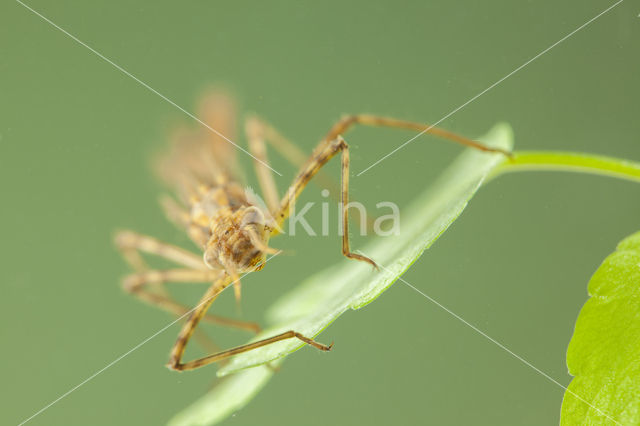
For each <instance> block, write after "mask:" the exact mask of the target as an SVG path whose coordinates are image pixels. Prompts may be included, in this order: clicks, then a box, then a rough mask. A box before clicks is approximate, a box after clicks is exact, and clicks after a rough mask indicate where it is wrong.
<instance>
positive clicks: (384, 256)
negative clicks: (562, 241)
mask: <svg viewBox="0 0 640 426" xmlns="http://www.w3.org/2000/svg"><path fill="white" fill-rule="evenodd" d="M480 140H481V141H483V142H485V143H487V144H489V145H491V146H494V147H496V148H501V149H504V150H510V149H511V148H512V144H513V142H512V141H513V132H512V130H511V127H510V126H509V125H508V124H505V123H501V124H498V125H496V126H494V127H493V128H492V129H491V131H490V132H489V133H488V134H487V135H486V136H485V137H483V138H480ZM504 158H505V157H504V155H502V154H491V153H483V152H479V151H476V150H472V149H467V150H465V151H464V152H463V153H462V154H461V155H460V156H459V157H458V158H457V159H456V160H455V161H454V163H453V164H451V165H450V166H449V167H448V168H447V169H446V170H445V172H444V173H443V174H442V175H441V176H440V177H439V178H438V180H437V181H436V182H434V183H433V184H432V185H430V187H429V188H428V189H426V190H425V191H424V192H423V193H422V194H419V195H418V196H417V197H416V198H415V200H414V202H413V203H412V205H411V206H409V207H407V208H406V209H404V210H403V211H402V212H401V225H400V226H401V229H400V234H399V235H395V236H389V237H376V238H374V239H372V240H371V241H370V242H369V244H367V246H366V247H365V248H363V249H362V250H361V251H362V252H363V253H365V254H366V255H367V256H370V257H371V258H373V259H374V260H375V261H376V262H378V263H379V264H380V265H382V266H384V268H381V270H380V271H379V272H374V271H373V270H372V268H371V267H370V266H369V265H365V264H363V263H362V262H356V261H353V260H348V259H345V260H343V261H342V262H340V263H338V264H337V265H334V266H333V267H331V268H328V269H326V270H324V271H321V272H319V273H317V274H315V275H314V276H312V277H310V278H308V279H306V280H305V281H304V282H303V283H302V284H301V285H299V286H298V287H297V288H294V290H292V291H291V292H290V293H288V294H287V295H285V296H283V297H282V298H281V299H280V300H279V301H277V302H276V303H275V304H274V305H273V306H272V307H271V308H270V309H269V310H268V311H267V318H266V319H267V323H268V324H270V326H269V327H268V328H267V329H266V330H264V331H263V332H262V333H261V334H260V335H259V336H256V337H255V339H254V340H258V339H262V338H265V337H269V336H272V335H274V334H276V333H279V332H282V331H286V330H296V331H298V332H300V333H302V334H304V335H307V336H316V335H318V334H319V333H320V332H322V330H324V329H325V328H326V327H327V326H329V324H331V323H332V322H333V321H334V320H335V319H336V318H337V317H338V316H340V315H341V314H342V313H344V312H345V311H347V310H349V309H360V308H362V307H363V306H365V305H367V304H368V303H370V302H371V301H373V300H374V299H376V298H377V297H378V296H380V294H382V292H384V291H385V290H386V289H387V288H389V286H391V284H393V283H394V282H395V281H396V280H397V279H398V277H399V276H400V275H401V274H402V273H403V272H404V271H406V270H407V269H408V268H409V267H410V266H411V264H412V263H413V262H415V261H416V259H417V258H418V257H420V255H421V254H422V252H423V251H424V250H426V249H427V248H428V247H429V246H430V245H431V244H433V242H434V241H435V240H436V239H437V238H438V237H439V236H440V235H441V234H442V233H443V232H444V231H445V230H446V229H447V228H448V227H449V225H451V223H452V222H453V221H454V220H455V219H456V218H457V217H458V216H459V215H460V214H461V213H462V211H463V210H464V208H465V207H466V205H467V203H468V201H469V199H470V198H471V197H472V196H473V195H474V194H475V193H476V191H477V190H478V188H479V187H480V185H481V184H482V183H483V182H484V181H485V179H486V178H487V176H488V175H489V173H490V172H491V171H492V170H493V169H494V168H495V167H496V166H497V165H498V164H500V163H501V162H503V161H504ZM323 337H324V336H323ZM329 340H330V339H329ZM337 344H339V342H337ZM303 346H304V345H303V344H301V343H300V342H299V341H297V340H294V339H291V340H288V341H282V342H278V343H275V344H272V345H269V346H265V347H262V348H260V349H257V350H253V351H250V352H245V353H243V354H239V355H237V356H235V357H234V358H232V359H231V361H230V362H229V363H228V364H227V365H225V366H223V367H222V368H220V370H219V371H218V375H219V376H225V377H223V378H222V382H221V383H219V384H218V385H216V386H215V387H214V388H213V389H212V390H211V391H209V392H208V393H207V394H205V395H204V396H202V397H201V398H200V399H199V400H197V401H196V402H195V403H193V404H192V405H191V406H190V407H187V408H186V409H185V410H184V411H182V412H181V413H179V414H178V415H176V416H175V417H174V418H173V419H172V420H171V423H170V425H171V426H191V425H199V426H203V425H213V424H215V423H217V422H219V421H221V420H223V419H224V418H226V417H228V416H229V415H231V414H232V413H233V412H234V411H236V410H238V409H239V408H241V407H242V406H244V405H245V404H246V403H247V402H248V401H249V400H250V399H251V398H253V396H254V395H255V394H256V393H257V392H258V391H259V390H260V389H261V388H262V387H263V386H264V385H265V384H266V382H267V381H268V380H269V378H270V377H271V376H272V374H273V371H272V369H271V368H269V367H267V366H265V365H263V364H266V363H269V364H270V366H274V365H279V364H280V363H281V362H282V361H283V359H284V358H283V357H285V356H286V355H288V354H290V353H292V352H294V351H296V350H298V349H300V348H301V347H303ZM310 350H313V349H310ZM231 373H234V374H231Z"/></svg>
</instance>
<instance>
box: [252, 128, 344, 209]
mask: <svg viewBox="0 0 640 426" xmlns="http://www.w3.org/2000/svg"><path fill="white" fill-rule="evenodd" d="M247 126H254V127H255V128H257V129H259V131H260V132H261V133H262V135H263V140H264V141H265V142H266V143H268V144H269V145H270V146H272V147H273V148H275V150H276V151H277V152H278V153H279V154H280V155H281V156H282V157H284V158H285V159H286V160H287V161H288V162H289V163H291V164H293V165H294V166H295V167H297V168H301V167H302V166H303V165H304V163H305V162H306V161H307V158H308V155H307V154H305V153H304V152H303V151H302V150H301V149H300V148H298V146H297V145H296V144H295V143H293V142H291V141H290V140H289V139H287V138H286V137H285V136H283V135H282V134H281V133H280V132H279V131H278V130H277V129H276V128H275V127H273V126H272V125H271V124H269V123H268V122H266V121H265V120H264V119H262V118H260V117H258V116H256V115H250V116H248V117H247ZM317 181H318V183H319V184H320V185H321V186H323V187H325V188H327V189H328V190H329V191H330V193H331V194H332V195H333V194H337V193H338V185H337V183H336V182H335V181H334V180H333V179H331V178H330V177H329V176H327V175H326V174H324V173H320V174H319V175H318V176H317ZM277 205H278V203H276V206H277ZM274 211H275V210H272V213H273V212H274Z"/></svg>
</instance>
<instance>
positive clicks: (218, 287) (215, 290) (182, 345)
mask: <svg viewBox="0 0 640 426" xmlns="http://www.w3.org/2000/svg"><path fill="white" fill-rule="evenodd" d="M230 284H232V280H231V278H230V277H224V278H221V279H220V280H218V281H217V282H215V283H214V284H213V285H211V287H209V289H208V290H207V292H206V293H205V294H204V296H203V297H202V299H200V302H199V303H198V306H197V307H196V309H195V310H194V311H193V313H192V314H191V316H190V317H189V320H188V321H187V322H186V323H185V324H184V326H183V327H182V330H180V334H179V335H178V339H177V340H176V343H175V345H174V346H173V349H172V350H171V355H170V357H169V363H168V364H167V366H168V367H169V368H171V369H173V370H178V371H184V370H193V369H196V368H199V367H203V366H205V365H208V364H211V363H214V362H219V361H223V360H225V359H227V358H229V357H231V356H234V355H237V354H239V353H242V352H247V351H250V350H253V349H257V348H260V347H262V346H266V345H270V344H271V343H275V342H279V341H281V340H285V339H291V338H297V339H299V340H301V341H302V342H304V343H306V344H308V345H311V346H313V347H315V348H317V349H320V350H323V351H329V350H331V347H332V346H333V344H331V345H328V346H327V345H323V344H322V343H318V342H316V341H315V340H313V339H310V338H308V337H305V336H303V335H302V334H300V333H298V332H295V331H287V332H285V333H281V334H278V335H276V336H273V337H269V338H267V339H263V340H259V341H257V342H253V343H249V344H246V345H242V346H237V347H235V348H232V349H228V350H225V351H222V352H218V353H215V354H213V355H209V356H206V357H203V358H199V359H196V360H193V361H188V362H185V363H183V362H182V357H183V356H184V351H185V349H186V346H187V343H188V342H189V339H190V338H191V336H192V335H193V333H194V331H195V329H196V327H197V326H198V323H199V322H200V321H201V320H202V319H203V317H204V315H205V313H206V312H207V310H208V309H209V308H210V307H211V304H212V303H213V302H214V300H215V299H216V298H217V297H218V295H219V294H220V292H222V290H224V289H225V288H226V287H228V286H229V285H230Z"/></svg>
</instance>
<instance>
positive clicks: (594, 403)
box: [561, 232, 640, 425]
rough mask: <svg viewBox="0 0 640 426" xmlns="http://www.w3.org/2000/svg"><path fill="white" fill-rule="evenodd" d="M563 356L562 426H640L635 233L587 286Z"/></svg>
mask: <svg viewBox="0 0 640 426" xmlns="http://www.w3.org/2000/svg"><path fill="white" fill-rule="evenodd" d="M589 295H591V298H590V299H589V300H588V301H587V303H585V305H584V306H583V308H582V310H581V311H580V315H579V316H578V321H577V323H576V328H575V331H574V333H573V337H572V339H571V342H570V344H569V349H568V351H567V365H568V367H569V372H570V373H571V374H572V375H573V376H575V377H574V379H573V381H572V382H571V384H570V385H569V387H568V390H567V392H565V395H564V400H563V402H562V413H561V424H562V425H596V424H597V425H604V424H611V425H613V424H624V425H631V424H633V425H637V424H640V232H638V233H635V234H633V235H632V236H630V237H628V238H626V239H624V240H623V241H622V242H621V243H620V244H618V247H617V249H616V251H615V252H614V253H613V254H611V255H610V256H609V257H607V258H606V259H605V261H604V262H603V263H602V265H600V267H599V268H598V270H597V271H596V273H595V274H594V275H593V277H592V278H591V281H590V282H589Z"/></svg>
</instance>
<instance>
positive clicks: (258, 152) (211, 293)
mask: <svg viewBox="0 0 640 426" xmlns="http://www.w3.org/2000/svg"><path fill="white" fill-rule="evenodd" d="M199 116H200V117H201V118H202V119H203V121H205V122H206V123H207V124H208V125H210V126H211V128H214V129H216V130H218V131H219V132H220V134H223V135H229V136H230V137H232V138H233V135H234V133H235V132H234V131H235V120H236V114H235V105H234V102H233V100H232V98H231V97H230V96H228V95H226V94H224V93H222V92H215V91H212V92H211V93H209V94H207V95H206V96H204V97H203V99H202V101H201V104H200V107H199ZM356 124H360V125H366V126H387V127H397V128H403V129H411V130H415V131H420V132H424V133H430V134H433V135H435V136H439V137H442V138H445V139H449V140H451V141H453V142H456V143H458V144H461V145H466V146H469V147H473V148H476V149H478V150H481V151H487V152H501V153H503V154H505V155H510V154H509V153H508V152H505V151H502V150H498V149H494V148H491V147H488V146H485V145H483V144H481V143H479V142H476V141H473V140H470V139H467V138H465V137H462V136H459V135H457V134H454V133H451V132H449V131H447V130H443V129H440V128H437V127H432V126H429V125H426V124H420V123H414V122H409V121H403V120H396V119H393V118H387V117H380V116H374V115H366V114H360V115H349V116H345V117H343V118H342V119H340V120H339V121H338V122H337V123H336V124H334V125H333V127H331V129H330V130H329V132H328V133H327V135H326V136H325V137H324V138H323V139H322V140H321V141H320V143H319V144H318V145H317V147H316V148H315V150H314V151H313V153H312V154H311V156H309V157H308V158H306V157H305V156H304V154H302V152H301V151H299V150H298V148H297V147H296V146H295V145H293V144H292V143H291V142H289V141H288V140H287V139H285V138H284V137H283V136H282V135H281V134H280V133H279V132H278V131H277V130H275V128H274V127H272V126H271V125H269V124H268V123H267V122H266V121H264V120H262V119H261V118H259V117H257V116H253V115H252V116H248V117H247V118H246V120H245V122H244V128H245V133H246V137H247V140H248V146H249V150H250V152H251V154H252V156H253V157H254V160H255V161H254V167H255V172H256V175H257V177H258V180H259V183H260V188H261V191H262V193H263V196H264V199H265V203H264V204H262V205H261V204H260V203H258V202H256V200H254V199H252V197H251V196H250V194H248V193H247V192H246V191H245V190H244V189H243V188H244V187H243V185H242V184H241V183H240V182H241V181H242V179H241V178H240V171H239V170H238V166H237V164H236V150H237V148H236V147H234V146H233V145H232V144H231V143H229V142H228V140H225V139H224V138H222V137H220V135H219V134H215V133H213V132H210V131H209V130H207V129H203V128H199V129H198V130H182V131H178V132H176V133H175V134H174V135H173V138H172V139H173V140H172V143H171V146H170V149H169V150H168V152H167V153H166V154H165V155H164V156H163V157H162V159H161V161H160V162H159V164H160V166H159V170H160V175H161V176H162V177H163V179H164V180H165V181H166V182H167V183H168V184H169V185H171V186H173V187H174V189H175V191H176V193H177V196H178V199H179V201H175V199H174V198H169V197H167V198H164V199H163V201H162V206H163V208H164V211H165V213H166V215H167V217H168V218H169V220H170V221H171V222H173V223H174V224H176V225H177V226H178V227H180V228H181V229H183V230H184V231H186V233H187V234H188V236H189V237H190V239H191V240H193V242H194V243H195V244H196V246H197V247H198V249H199V251H200V253H199V254H194V253H193V252H191V251H188V250H185V249H182V248H180V247H177V246H174V245H171V244H168V243H164V242H161V241H159V240H157V239H155V238H153V237H150V236H146V235H141V234H138V233H136V232H132V231H121V232H118V233H117V235H116V237H115V243H116V246H117V247H118V248H119V250H120V251H121V252H122V255H123V257H124V258H125V260H126V261H127V262H128V263H129V264H130V265H131V266H132V268H133V269H134V270H135V272H134V273H131V274H130V275H128V276H126V277H125V278H124V280H123V287H124V289H125V290H126V291H128V292H130V293H132V294H134V295H135V296H137V297H138V298H140V299H142V300H143V301H145V302H148V303H151V304H153V305H156V306H158V307H159V308H162V309H164V310H167V311H169V312H172V313H174V314H178V315H185V314H186V313H187V312H189V311H190V309H188V308H187V307H186V306H183V305H181V304H179V303H178V302H176V301H175V300H174V299H173V298H172V297H171V296H170V295H169V294H168V293H167V292H166V291H165V289H164V284H165V283H194V282H195V283H209V284H210V285H209V287H208V289H207V290H206V292H205V293H204V295H203V296H202V298H201V299H200V302H199V303H198V305H197V306H196V308H194V309H193V310H192V311H191V313H190V315H189V316H188V318H187V320H186V322H185V323H184V325H183V327H182V329H181V330H180V333H179V335H178V338H177V340H176V342H175V344H174V346H173V348H172V350H171V354H170V357H169V362H168V364H167V365H168V367H169V368H171V369H174V370H179V371H184V370H192V369H196V368H199V367H202V366H205V365H208V364H211V363H215V362H219V361H224V360H227V359H228V358H229V357H231V356H233V355H236V354H239V353H242V352H247V351H250V350H253V349H256V348H259V347H262V346H266V345H269V344H272V343H274V342H278V341H281V340H285V339H299V340H300V341H302V342H304V343H306V344H308V345H310V346H313V347H315V348H317V349H319V350H322V351H329V350H331V348H332V346H333V344H330V345H325V344H323V343H320V342H317V341H315V340H313V339H312V338H311V337H308V336H304V335H302V334H300V333H298V332H297V331H295V330H289V331H286V332H284V333H281V334H277V335H275V336H272V337H269V338H266V339H263V340H259V341H256V342H253V343H249V344H246V345H242V346H237V347H234V348H232V349H228V350H223V351H216V352H215V353H213V354H211V355H208V356H205V357H202V358H198V359H195V360H191V361H183V355H184V352H185V349H186V346H187V343H188V342H189V340H190V339H191V338H192V337H193V336H194V332H195V331H196V328H197V326H198V324H199V323H200V322H201V321H208V322H213V323H217V324H220V325H224V326H228V327H233V328H238V329H244V330H248V331H253V332H258V331H259V330H260V328H259V326H258V325H257V324H256V323H253V322H247V321H240V320H235V319H230V318H224V317H220V316H215V315H212V314H209V313H208V312H207V311H208V310H209V308H210V307H211V305H212V303H213V302H214V301H215V300H216V298H217V297H218V295H219V294H220V293H221V292H222V291H223V290H224V289H225V288H227V287H229V286H230V285H233V287H234V291H235V294H236V298H237V299H239V298H240V294H241V293H240V274H244V273H248V272H251V271H259V270H261V269H262V268H263V267H264V265H265V261H266V256H267V255H268V254H270V253H275V252H277V250H275V249H273V248H271V247H270V246H269V240H270V238H271V237H273V236H275V235H277V234H278V232H279V230H280V226H281V225H282V224H283V223H284V222H285V221H286V219H287V217H288V215H289V213H290V209H291V208H292V206H293V203H295V200H296V198H297V197H298V196H299V194H300V193H301V192H302V190H303V189H304V188H305V187H306V185H307V184H308V183H309V181H310V180H311V179H312V178H313V177H314V176H316V174H317V173H318V171H319V170H320V169H321V168H322V166H324V165H325V164H327V162H329V160H331V159H332V158H333V157H334V156H336V155H337V154H341V157H342V162H341V188H340V193H341V197H340V198H341V206H342V211H341V216H342V218H341V220H342V225H343V230H344V232H343V233H342V254H343V255H344V256H346V257H347V258H350V259H354V260H357V261H361V262H366V263H369V264H370V265H372V266H373V267H374V268H377V267H376V263H375V262H374V261H373V260H372V259H369V258H368V257H365V256H363V255H360V254H357V253H354V252H352V251H351V247H350V244H349V215H348V211H347V210H348V209H347V208H346V207H345V206H347V205H348V202H349V146H348V145H347V143H346V142H345V140H344V139H343V137H342V135H344V134H345V133H346V132H347V131H348V130H349V129H350V128H352V127H353V126H354V125H356ZM267 144H270V145H271V146H273V147H274V148H275V149H276V150H278V151H279V152H280V153H281V154H282V155H283V156H284V157H285V158H286V159H288V160H289V161H291V162H292V163H294V164H295V165H297V166H299V167H300V171H299V173H298V174H297V176H296V177H295V179H294V180H293V182H292V184H291V185H290V186H289V188H288V189H287V191H286V193H285V194H284V196H283V197H282V198H280V197H279V196H278V191H277V189H276V184H275V179H274V176H273V174H272V170H271V169H270V167H269V166H268V164H269V163H268V158H267V152H266V146H267ZM265 204H266V205H265ZM142 253H146V254H150V255H155V256H159V257H161V258H164V259H166V260H168V261H171V262H173V263H175V264H176V265H178V267H176V268H172V269H164V270H156V269H150V268H149V267H148V266H147V264H146V263H145V261H144V260H143V258H142Z"/></svg>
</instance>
